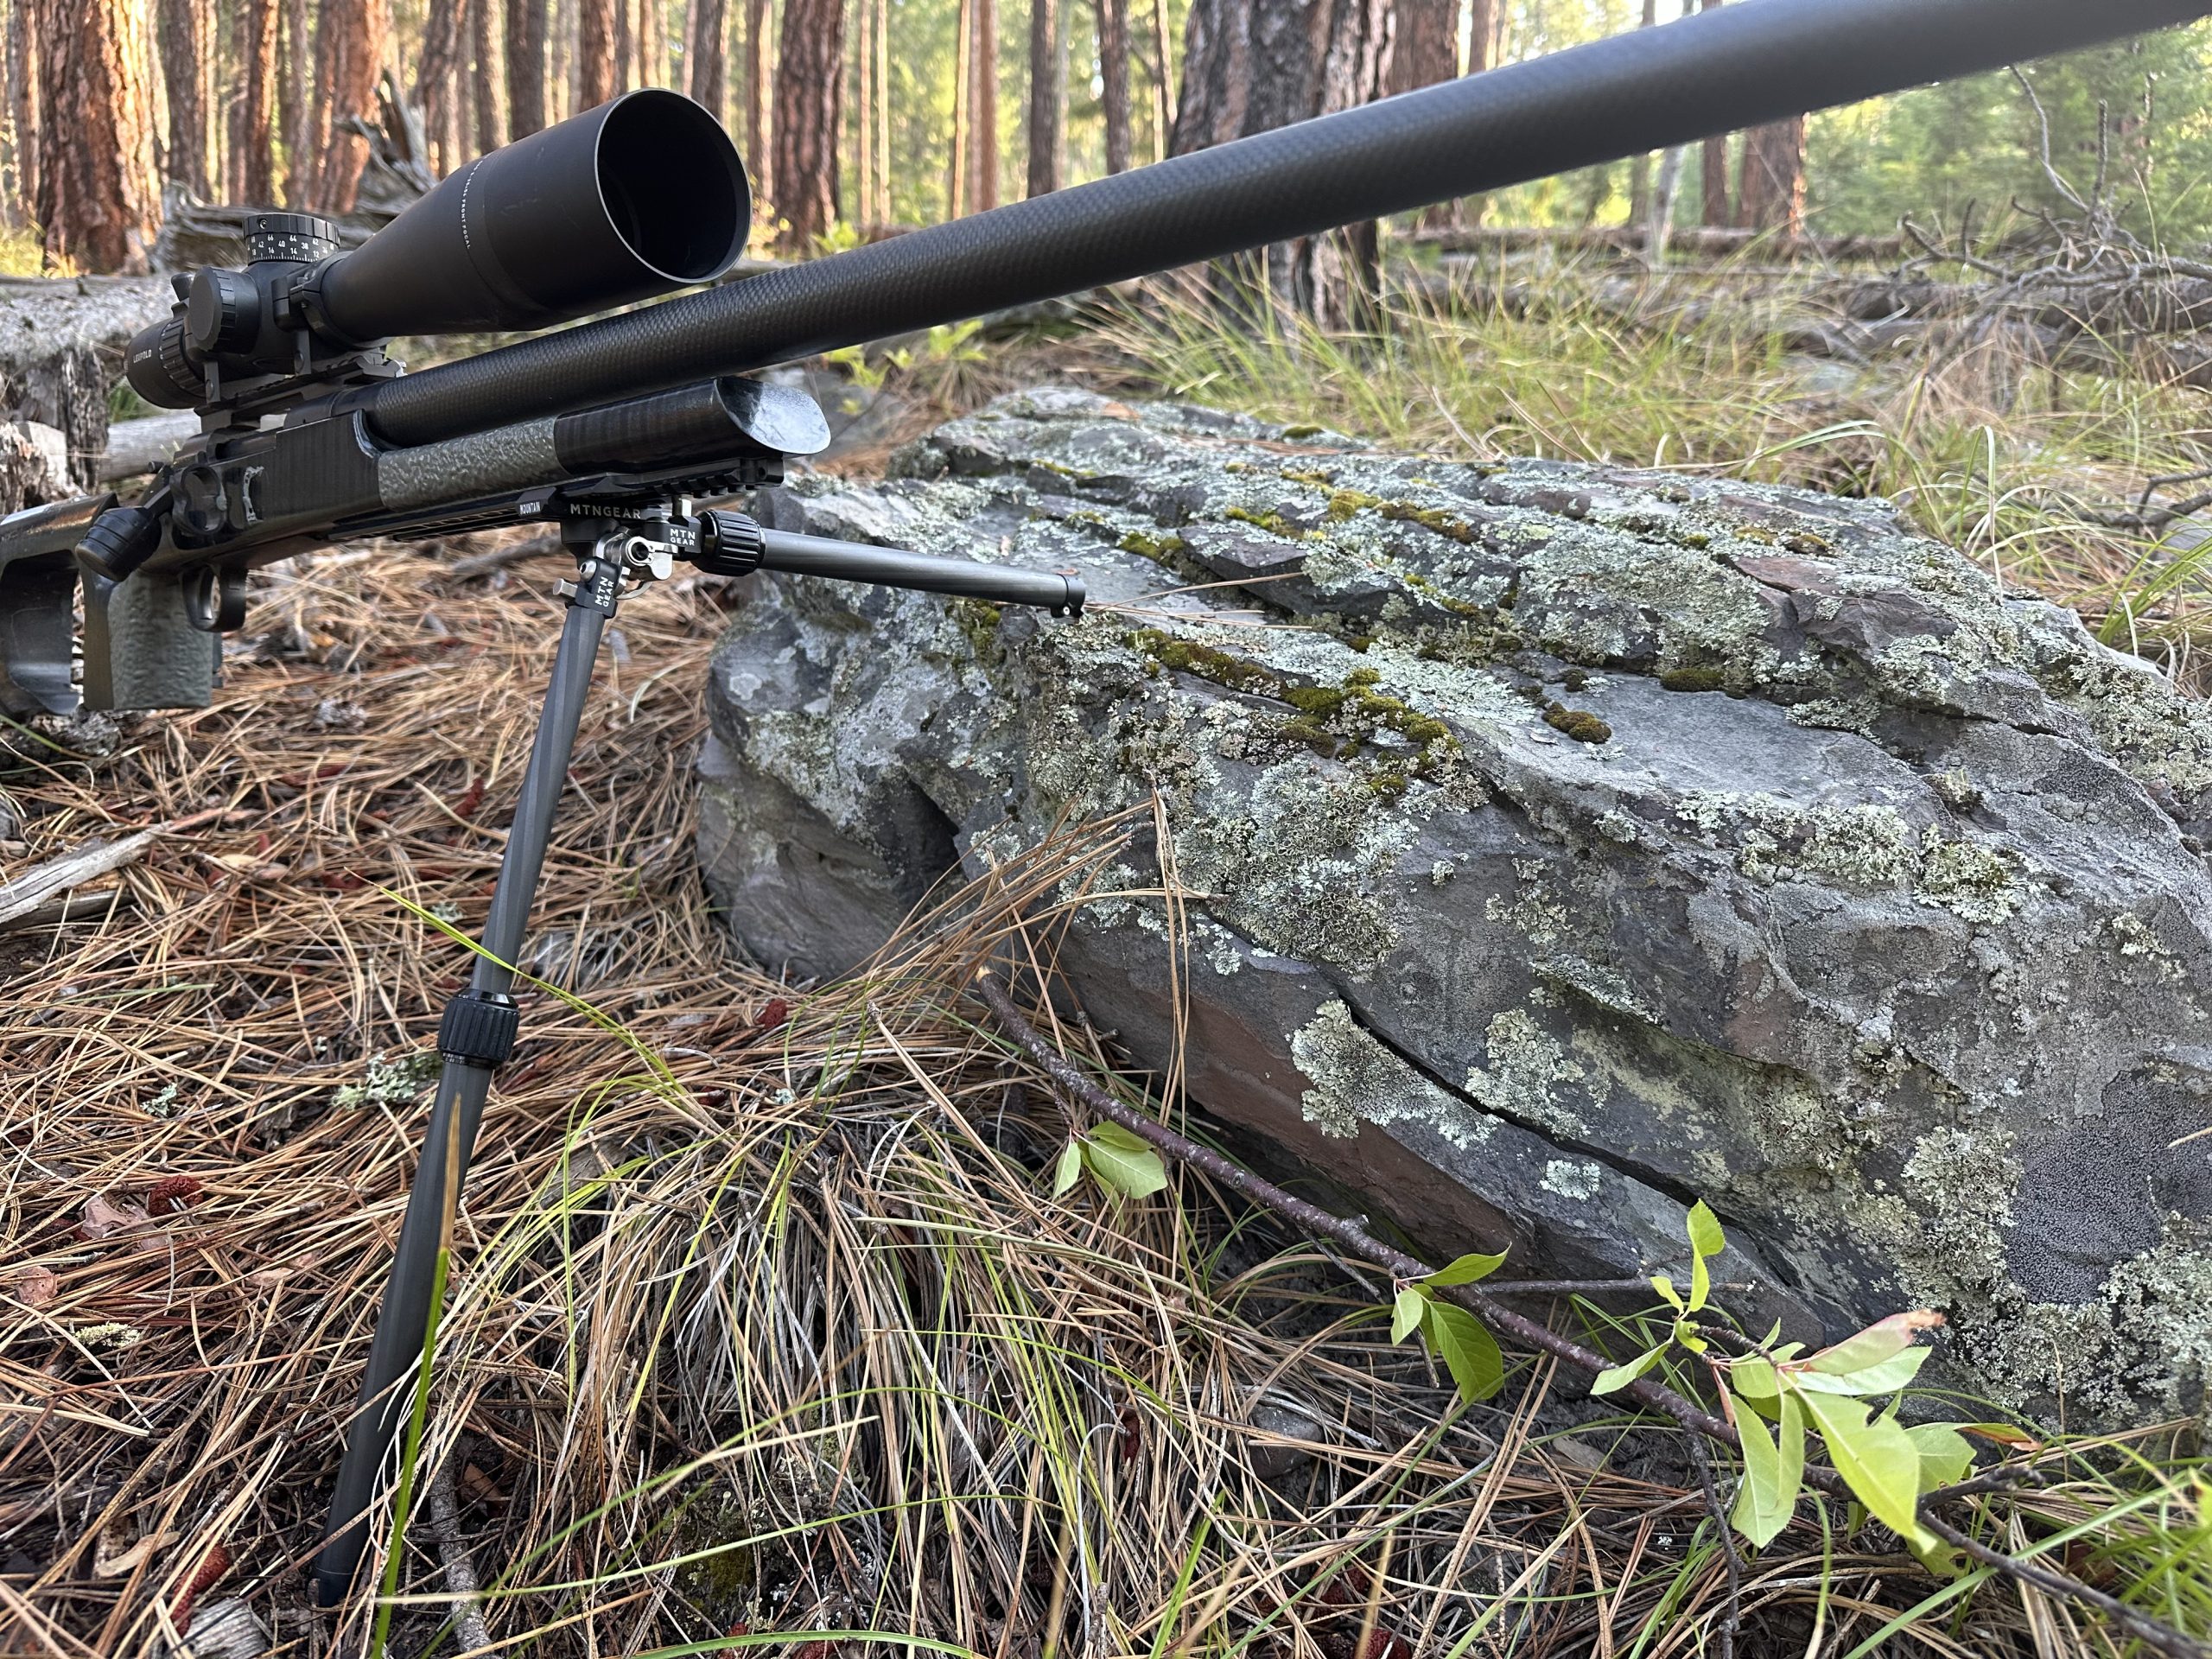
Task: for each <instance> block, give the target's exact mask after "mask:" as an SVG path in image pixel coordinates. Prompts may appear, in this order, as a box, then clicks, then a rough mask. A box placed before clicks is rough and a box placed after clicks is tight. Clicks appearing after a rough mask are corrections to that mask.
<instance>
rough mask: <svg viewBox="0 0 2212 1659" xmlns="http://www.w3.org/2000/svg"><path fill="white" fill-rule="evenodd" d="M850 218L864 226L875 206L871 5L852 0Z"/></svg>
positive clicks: (872, 2)
mask: <svg viewBox="0 0 2212 1659" xmlns="http://www.w3.org/2000/svg"><path fill="white" fill-rule="evenodd" d="M853 23H854V30H853V34H854V40H853V51H852V64H851V72H852V83H853V102H852V118H853V149H854V168H853V175H854V176H853V218H854V220H855V222H856V223H858V224H862V225H865V224H867V223H868V220H869V218H870V216H871V215H872V214H873V213H874V209H875V40H874V33H875V5H874V0H854V4H853Z"/></svg>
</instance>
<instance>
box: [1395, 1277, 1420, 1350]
mask: <svg viewBox="0 0 2212 1659" xmlns="http://www.w3.org/2000/svg"><path fill="white" fill-rule="evenodd" d="M1427 1317H1428V1298H1427V1297H1426V1296H1424V1295H1422V1294H1421V1291H1420V1289H1419V1288H1418V1287H1415V1286H1413V1285H1408V1286H1407V1287H1405V1288H1404V1289H1403V1290H1402V1291H1400V1292H1399V1293H1398V1299H1397V1301H1396V1302H1395V1304H1394V1305H1393V1306H1392V1308H1391V1312H1390V1340H1391V1341H1393V1342H1403V1341H1404V1340H1405V1339H1406V1338H1408V1337H1410V1336H1411V1335H1413V1333H1414V1332H1416V1331H1418V1330H1420V1329H1421V1321H1422V1320H1423V1319H1427Z"/></svg>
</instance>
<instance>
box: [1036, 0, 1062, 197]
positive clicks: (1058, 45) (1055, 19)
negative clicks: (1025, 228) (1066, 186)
mask: <svg viewBox="0 0 2212 1659" xmlns="http://www.w3.org/2000/svg"><path fill="white" fill-rule="evenodd" d="M1060 3H1061V0H1029V178H1028V188H1029V194H1031V195H1033V196H1044V195H1050V194H1052V192H1053V191H1055V190H1057V189H1058V188H1060V186H1061V185H1062V183H1064V182H1065V180H1066V178H1067V159H1068V158H1067V148H1068V143H1067V132H1068V122H1067V112H1068V53H1067V37H1066V35H1065V33H1064V32H1063V30H1062V29H1061V16H1060Z"/></svg>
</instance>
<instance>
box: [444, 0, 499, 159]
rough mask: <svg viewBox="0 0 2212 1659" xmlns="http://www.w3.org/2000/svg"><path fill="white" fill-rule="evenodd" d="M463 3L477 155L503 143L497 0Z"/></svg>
mask: <svg viewBox="0 0 2212 1659" xmlns="http://www.w3.org/2000/svg"><path fill="white" fill-rule="evenodd" d="M456 3H461V0H456ZM465 3H466V4H467V7H468V35H469V55H470V57H471V59H472V60H473V61H472V62H471V64H470V66H469V83H470V90H471V92H474V95H475V96H474V102H475V105H476V153H477V154H478V155H482V154H484V153H485V152H486V150H493V149H498V148H499V146H500V145H501V144H504V143H506V142H507V111H506V106H505V102H504V101H503V99H502V98H501V96H500V95H501V93H502V92H505V86H504V84H503V83H504V81H505V74H504V73H503V72H502V69H501V66H500V62H499V19H498V18H497V17H495V16H493V8H494V7H495V6H497V5H498V4H499V0H465Z"/></svg>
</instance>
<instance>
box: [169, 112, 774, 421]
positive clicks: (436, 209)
mask: <svg viewBox="0 0 2212 1659" xmlns="http://www.w3.org/2000/svg"><path fill="white" fill-rule="evenodd" d="M752 218H753V204H752V194H751V192H750V190H749V189H748V188H747V184H746V179H745V167H744V164H743V162H741V161H740V160H739V159H738V154H737V149H736V147H735V146H734V144H732V143H731V142H730V140H729V136H728V134H727V133H725V132H724V131H723V130H722V129H721V124H720V123H718V122H717V121H715V118H714V117H713V116H711V115H709V113H708V112H707V111H705V110H703V109H702V108H701V107H700V106H699V105H696V104H695V103H693V102H692V101H691V100H690V99H688V98H685V97H683V96H682V95H681V94H680V93H677V92H666V91H663V90H660V89H658V88H648V89H646V90H644V91H641V92H628V93H626V94H624V95H623V96H622V97H620V98H617V99H613V100H612V101H611V102H609V103H606V104H602V105H600V106H599V107H598V108H597V109H594V110H587V111H584V112H583V113H582V115H578V116H574V117H572V118H569V120H566V121H563V122H562V123H560V124H558V125H556V126H551V127H548V128H546V129H545V130H543V131H542V132H537V133H533V134H531V136H530V137H527V138H524V139H521V140H519V141H518V142H517V143H512V144H509V145H507V146H506V147H505V149H495V150H493V151H492V152H491V153H490V154H489V155H486V156H479V157H478V158H477V159H476V160H474V161H473V162H469V163H468V165H467V166H466V167H464V168H461V169H460V170H459V171H458V172H455V173H454V174H452V175H449V176H448V178H446V179H445V180H444V181H442V183H440V184H439V185H438V187H437V188H435V189H434V190H432V191H431V192H430V193H429V194H428V195H427V196H425V197H423V200H420V201H418V202H416V203H415V204H414V206H412V207H410V208H408V209H407V211H406V212H404V213H402V214H400V215H399V217H398V218H397V219H394V220H392V222H391V224H389V225H387V226H385V227H384V228H383V229H382V230H380V231H378V232H377V233H376V234H375V235H374V236H372V237H371V238H369V239H368V240H367V241H366V242H365V243H364V244H363V245H361V246H359V248H356V249H354V250H353V251H352V252H350V253H335V252H334V251H333V250H334V245H335V242H334V237H335V232H334V227H332V226H330V225H328V224H327V222H326V221H323V220H321V219H311V218H308V217H307V216H305V215H295V214H281V215H280V214H264V215H256V216H254V217H253V218H252V219H249V221H248V225H247V238H246V242H247V251H248V258H249V263H248V264H247V265H246V266H245V269H244V270H219V269H209V270H200V271H195V272H194V273H193V274H192V276H191V277H189V278H188V279H186V280H185V281H184V282H183V283H182V289H181V302H180V306H179V309H178V313H177V315H175V316H173V317H172V318H171V319H170V320H169V321H167V322H164V323H161V324H159V325H157V326H156V327H152V328H149V329H146V330H145V331H143V333H141V334H139V335H138V336H137V338H136V339H134V340H132V341H131V343H130V353H129V356H128V359H127V364H126V370H125V372H126V373H127V375H128V377H129V378H130V385H131V386H132V388H133V390H135V391H137V393H138V395H139V396H140V397H143V398H145V399H146V401H147V402H149V403H150V404H156V405H157V406H158V407H161V408H164V409H187V408H193V407H206V406H208V405H210V404H215V403H219V402H222V401H224V400H226V398H230V397H236V396H238V395H239V394H240V393H242V392H247V391H251V389H252V387H253V385H255V384H256V383H257V382H267V381H270V380H289V379H299V378H313V377H315V375H317V374H318V373H321V372H324V371H326V370H327V369H330V368H332V367H334V366H342V365H344V364H345V363H346V359H349V358H350V357H351V356H352V355H353V354H354V353H359V351H360V350H361V349H362V348H364V347H369V346H375V345H376V344H378V342H381V341H383V340H388V339H391V338H392V337H393V336H395V335H401V334H449V333H454V332H457V331H462V330H468V331H474V330H502V331H504V330H508V329H529V328H543V327H550V326H551V325H552V324H555V323H561V322H570V321H575V319H576V318H578V317H582V316H587V315H590V314H591V313H593V312H594V311H605V310H607V309H610V308H613V307H615V306H619V305H625V304H627V303H628V302H631V301H632V300H642V299H646V298H650V297H652V296H655V295H660V294H668V293H672V292H674V291H675V290H676V289H680V288H685V287H689V286H690V285H691V284H693V283H706V282H712V281H713V280H714V279H715V277H719V276H721V274H722V273H723V272H724V271H726V270H728V269H729V267H730V266H731V265H732V264H734V263H735V261H736V259H737V257H738V255H739V254H740V253H741V252H742V251H744V247H745V238H746V233H747V231H748V230H749V229H750V228H751V226H752ZM385 372H390V371H389V370H386V371H385Z"/></svg>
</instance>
